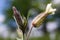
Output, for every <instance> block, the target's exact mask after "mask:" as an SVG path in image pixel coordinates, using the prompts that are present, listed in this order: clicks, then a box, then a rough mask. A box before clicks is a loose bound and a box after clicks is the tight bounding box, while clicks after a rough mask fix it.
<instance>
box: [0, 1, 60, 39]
mask: <svg viewBox="0 0 60 40" xmlns="http://www.w3.org/2000/svg"><path fill="white" fill-rule="evenodd" d="M48 3H52V7H53V8H56V9H57V11H56V12H55V14H54V15H49V16H48V17H47V18H46V20H45V21H44V23H43V24H42V26H41V27H39V28H34V29H33V31H32V33H31V37H30V40H60V6H59V5H60V0H0V25H1V26H0V40H16V39H15V38H16V28H17V25H16V22H15V20H14V18H13V10H12V7H13V6H15V7H16V8H17V10H18V11H19V12H20V14H21V15H22V16H25V17H26V18H27V20H28V23H29V28H30V24H31V21H32V19H33V18H34V17H35V16H36V15H38V14H39V13H41V12H43V11H45V8H46V5H47V4H48Z"/></svg>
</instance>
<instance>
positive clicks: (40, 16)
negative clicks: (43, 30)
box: [32, 3, 56, 27]
mask: <svg viewBox="0 0 60 40" xmlns="http://www.w3.org/2000/svg"><path fill="white" fill-rule="evenodd" d="M51 5H52V4H51V3H50V4H47V7H46V10H45V11H44V12H42V13H40V14H38V15H37V16H36V17H35V18H34V19H33V21H32V25H33V26H34V27H39V26H40V25H41V24H42V23H43V22H44V20H45V19H46V17H47V16H48V15H50V14H53V13H54V12H55V11H56V9H53V8H52V6H51Z"/></svg>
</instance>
